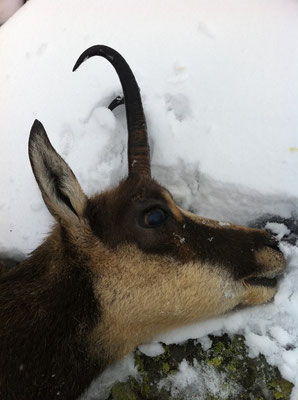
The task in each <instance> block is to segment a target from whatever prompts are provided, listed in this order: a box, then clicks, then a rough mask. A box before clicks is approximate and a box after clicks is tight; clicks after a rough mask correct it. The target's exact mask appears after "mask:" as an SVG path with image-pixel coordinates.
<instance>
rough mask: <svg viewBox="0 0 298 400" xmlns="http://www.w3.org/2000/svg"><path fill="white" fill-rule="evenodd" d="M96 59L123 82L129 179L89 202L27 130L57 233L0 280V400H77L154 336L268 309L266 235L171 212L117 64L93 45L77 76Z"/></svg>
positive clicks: (271, 260)
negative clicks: (246, 308)
mask: <svg viewBox="0 0 298 400" xmlns="http://www.w3.org/2000/svg"><path fill="white" fill-rule="evenodd" d="M96 55H97V56H102V57H104V58H106V59H107V60H108V61H109V62H110V63H111V64H112V65H113V67H114V68H115V70H116V72H117V74H118V76H119V78H120V81H121V85H122V89H123V94H124V99H125V101H124V102H125V107H126V116H127V130H128V177H127V178H126V179H125V180H123V181H121V182H120V183H119V185H118V186H117V187H115V188H112V189H110V190H107V191H105V192H103V193H99V194H96V195H95V196H93V197H91V198H88V197H87V196H86V195H85V194H84V193H83V191H82V189H81V186H80V184H79V183H78V181H77V179H76V177H75V175H74V173H73V172H72V170H71V169H70V167H69V166H68V164H67V163H66V162H65V161H64V160H63V159H62V158H61V157H60V155H59V154H58V153H57V152H56V151H55V149H54V148H53V147H52V145H51V143H50V141H49V139H48V136H47V134H46V131H45V129H44V127H43V125H42V124H41V123H40V122H39V121H37V120H36V121H35V122H34V123H33V126H32V128H31V132H30V138H29V158H30V162H31V166H32V170H33V173H34V176H35V178H36V181H37V184H38V186H39V189H40V191H41V194H42V197H43V200H44V202H45V204H46V206H47V208H48V209H49V211H50V213H51V214H52V215H53V217H54V218H55V219H56V225H55V227H54V229H53V231H52V232H51V234H50V235H49V236H48V237H47V239H46V240H45V241H44V242H43V243H42V244H41V245H40V246H39V247H38V248H37V249H36V250H35V251H33V252H32V254H31V255H30V256H29V257H28V258H27V259H25V261H23V262H22V263H21V264H19V265H18V266H15V267H13V268H10V269H9V270H7V269H4V268H3V270H2V272H1V276H0V398H1V399H2V400H37V399H41V400H53V399H55V398H59V399H64V400H72V399H76V398H78V396H79V395H81V394H82V393H83V392H84V390H85V389H86V388H87V387H88V386H89V384H90V383H91V381H92V380H93V379H94V378H95V377H96V376H97V375H98V374H100V373H101V372H102V371H103V370H104V369H105V368H106V367H107V366H108V365H109V364H111V363H112V362H114V361H115V360H117V359H120V358H121V357H123V356H124V355H125V354H127V353H128V352H130V351H131V350H133V349H134V348H135V347H136V346H138V345H139V344H141V343H142V342H144V341H148V340H150V338H152V337H153V336H154V335H155V334H157V333H158V332H163V331H166V330H169V329H172V328H174V327H177V326H181V325H183V324H188V323H192V322H195V321H199V320H202V319H206V318H208V317H211V316H215V315H219V314H223V313H225V312H227V311H229V310H232V309H234V308H235V307H236V306H239V305H254V304H261V303H264V302H267V301H269V300H270V299H272V297H273V296H274V294H275V292H276V281H277V280H276V277H277V275H279V274H281V273H282V272H283V270H284V267H285V259H284V257H283V255H282V254H281V252H280V251H279V250H278V247H277V245H276V242H275V239H274V238H273V237H272V236H271V235H270V234H269V233H267V232H265V231H262V230H259V229H251V228H247V227H243V226H237V225H232V224H221V223H219V222H216V221H213V220H210V219H207V218H202V217H198V216H196V215H194V214H192V213H190V212H188V211H185V210H183V209H182V208H180V207H179V206H177V205H176V204H175V202H174V200H173V198H172V196H171V194H170V193H169V191H168V190H167V189H165V188H164V187H162V186H161V185H160V184H159V183H158V182H157V181H155V180H154V179H153V178H152V177H151V170H150V152H149V145H148V139H147V129H146V121H145V116H144V111H143V106H142V101H141V96H140V91H139V88H138V85H137V82H136V80H135V77H134V75H133V73H132V71H131V69H130V67H129V66H128V64H127V63H126V61H125V60H124V58H123V57H122V56H121V55H120V54H119V53H117V52H116V51H115V50H113V49H111V48H109V47H107V46H103V45H97V46H93V47H91V48H89V49H88V50H86V51H84V52H83V53H82V55H81V56H80V57H79V59H78V60H77V62H76V64H75V66H74V70H76V69H77V68H78V67H79V66H80V64H81V63H82V62H84V61H85V60H86V59H87V58H89V57H93V56H96ZM112 108H113V107H112Z"/></svg>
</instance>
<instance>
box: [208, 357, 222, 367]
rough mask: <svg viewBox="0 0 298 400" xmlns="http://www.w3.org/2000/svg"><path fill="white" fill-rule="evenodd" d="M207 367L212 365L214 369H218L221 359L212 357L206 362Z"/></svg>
mask: <svg viewBox="0 0 298 400" xmlns="http://www.w3.org/2000/svg"><path fill="white" fill-rule="evenodd" d="M207 362H208V364H209V365H213V366H214V367H219V366H220V365H221V363H222V358H221V357H214V358H212V359H211V360H208V361H207Z"/></svg>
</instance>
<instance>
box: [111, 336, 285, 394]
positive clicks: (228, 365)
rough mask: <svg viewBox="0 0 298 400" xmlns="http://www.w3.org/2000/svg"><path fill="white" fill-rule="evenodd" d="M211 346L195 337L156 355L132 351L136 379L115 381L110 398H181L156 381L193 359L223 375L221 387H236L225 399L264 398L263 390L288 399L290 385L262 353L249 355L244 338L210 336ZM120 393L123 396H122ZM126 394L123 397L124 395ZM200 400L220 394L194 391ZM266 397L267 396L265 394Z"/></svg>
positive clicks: (170, 346) (191, 361) (191, 362)
mask: <svg viewBox="0 0 298 400" xmlns="http://www.w3.org/2000/svg"><path fill="white" fill-rule="evenodd" d="M210 339H211V340H212V346H211V348H210V349H208V350H203V348H202V346H201V345H200V344H199V343H198V342H197V341H195V340H189V341H187V342H185V343H183V344H182V345H176V344H173V345H169V346H168V345H167V346H166V345H164V353H163V354H161V355H159V356H157V357H147V356H145V355H144V354H142V353H140V352H139V351H136V352H135V365H136V367H137V369H138V371H139V377H138V379H137V380H136V379H134V378H130V379H129V380H128V381H127V382H126V383H125V384H123V383H121V384H116V385H115V386H114V388H113V392H112V397H110V398H109V400H128V399H130V400H174V399H177V400H182V399H184V398H185V396H184V394H183V393H181V394H179V395H178V396H177V397H173V396H172V395H171V390H170V389H171V387H170V384H169V387H168V386H166V387H164V388H162V389H160V390H159V383H160V382H161V380H163V379H167V378H168V377H169V375H171V374H174V373H176V372H177V371H178V370H179V365H180V363H181V362H182V361H183V360H186V361H187V362H188V364H189V365H194V360H197V362H198V363H199V364H200V365H201V366H202V367H203V368H204V366H209V367H212V368H214V370H215V371H217V372H218V373H220V374H222V376H224V377H225V378H224V379H225V381H224V383H223V385H224V386H223V387H225V385H227V386H228V387H239V388H240V393H239V394H238V395H235V396H234V397H233V395H230V396H229V397H228V399H227V400H250V399H251V398H254V399H255V400H265V397H264V393H267V394H268V395H269V397H268V398H270V399H272V400H289V398H290V393H291V390H292V387H293V385H292V384H291V383H289V382H287V381H285V380H284V379H282V377H281V376H280V373H279V371H278V370H277V369H276V368H273V367H272V366H270V365H268V363H267V362H266V360H265V358H264V357H263V356H259V357H257V358H254V359H251V358H250V357H248V352H247V348H246V346H245V340H244V338H243V337H242V336H239V335H235V336H234V337H233V338H232V339H231V338H230V337H228V336H227V335H223V336H221V337H215V336H210ZM121 396H122V397H121ZM125 396H126V397H125ZM197 396H198V397H197V398H198V399H200V400H222V397H221V395H220V393H219V394H218V395H214V394H212V393H209V394H207V395H206V396H205V397H204V396H201V394H200V393H198V394H197ZM266 398H267V397H266Z"/></svg>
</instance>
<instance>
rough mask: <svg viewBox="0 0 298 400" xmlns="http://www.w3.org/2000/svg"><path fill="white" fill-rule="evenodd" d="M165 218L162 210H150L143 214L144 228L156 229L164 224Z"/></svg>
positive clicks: (165, 213) (165, 214) (165, 215)
mask: <svg viewBox="0 0 298 400" xmlns="http://www.w3.org/2000/svg"><path fill="white" fill-rule="evenodd" d="M167 216H168V214H167V212H166V211H164V210H163V209H162V208H152V209H151V210H149V211H146V212H145V213H144V216H143V224H144V226H145V227H146V228H156V227H158V226H160V225H162V224H163V223H164V222H165V220H166V219H167Z"/></svg>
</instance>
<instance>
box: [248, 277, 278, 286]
mask: <svg viewBox="0 0 298 400" xmlns="http://www.w3.org/2000/svg"><path fill="white" fill-rule="evenodd" d="M245 283H248V284H249V285H254V286H265V287H270V288H275V287H276V285H277V278H276V277H274V278H265V277H261V278H248V279H245Z"/></svg>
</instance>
